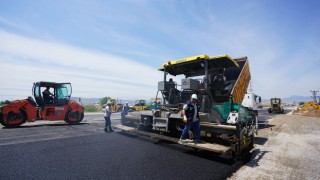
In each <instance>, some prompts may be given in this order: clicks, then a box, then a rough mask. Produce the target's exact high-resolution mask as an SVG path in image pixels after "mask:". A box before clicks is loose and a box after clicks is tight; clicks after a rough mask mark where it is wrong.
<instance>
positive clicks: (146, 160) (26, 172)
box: [0, 122, 243, 180]
mask: <svg viewBox="0 0 320 180" xmlns="http://www.w3.org/2000/svg"><path fill="white" fill-rule="evenodd" d="M101 126H103V122H101V123H96V124H95V123H92V124H90V123H88V124H83V125H77V126H68V125H67V126H64V125H60V126H59V125H57V126H50V125H43V126H32V127H29V128H17V129H6V128H2V129H0V132H1V133H0V134H1V135H4V134H6V135H8V133H13V132H15V133H13V134H15V135H16V134H17V132H19V131H20V133H21V134H20V135H19V138H20V139H27V140H28V141H23V140H22V141H21V142H19V141H18V140H17V139H15V140H14V141H16V142H17V143H13V144H10V143H9V144H5V142H4V141H6V138H4V140H2V143H3V144H2V145H1V144H0V179H3V180H9V179H46V180H47V179H59V180H60V179H68V180H69V179H226V178H227V177H228V176H230V175H231V174H232V173H233V172H235V171H236V170H237V169H238V168H239V167H240V166H242V165H243V162H241V161H236V162H235V161H233V160H230V159H225V158H221V157H218V156H216V155H212V153H208V152H203V151H201V152H196V151H194V150H192V149H190V148H185V147H183V146H181V145H177V144H171V143H169V142H160V143H159V142H158V141H155V140H151V139H148V138H144V137H140V136H134V135H127V134H123V133H121V132H114V133H104V132H103V127H101ZM6 131H7V132H6ZM41 131H43V132H46V133H52V134H53V135H52V136H55V137H54V138H52V139H50V138H44V139H43V140H38V139H39V138H40V139H41V136H43V137H45V136H44V135H42V134H41ZM68 131H70V132H69V133H68ZM27 132H28V133H27ZM32 132H36V134H35V136H32V137H23V133H26V134H27V135H29V136H30V134H32ZM54 133H56V134H54ZM37 134H38V135H39V136H40V137H37ZM47 136H49V135H47ZM8 137H9V136H8ZM11 138H12V137H11ZM30 139H36V140H35V141H31V140H30ZM10 141H11V140H10Z"/></svg>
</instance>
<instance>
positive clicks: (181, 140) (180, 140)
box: [178, 138, 187, 144]
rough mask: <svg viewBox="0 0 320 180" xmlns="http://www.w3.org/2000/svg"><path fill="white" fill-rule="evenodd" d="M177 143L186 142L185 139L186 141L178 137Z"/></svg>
mask: <svg viewBox="0 0 320 180" xmlns="http://www.w3.org/2000/svg"><path fill="white" fill-rule="evenodd" d="M178 143H179V144H184V143H187V141H186V140H185V139H181V138H180V139H179V141H178Z"/></svg>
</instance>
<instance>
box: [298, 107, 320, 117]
mask: <svg viewBox="0 0 320 180" xmlns="http://www.w3.org/2000/svg"><path fill="white" fill-rule="evenodd" d="M292 114H294V115H302V116H310V117H320V110H317V109H314V108H312V107H309V108H306V109H302V108H298V109H296V110H294V111H293V112H292Z"/></svg>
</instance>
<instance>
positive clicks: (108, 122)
mask: <svg viewBox="0 0 320 180" xmlns="http://www.w3.org/2000/svg"><path fill="white" fill-rule="evenodd" d="M104 120H105V121H106V126H105V128H106V129H107V130H110V129H111V120H110V116H107V117H106V116H104Z"/></svg>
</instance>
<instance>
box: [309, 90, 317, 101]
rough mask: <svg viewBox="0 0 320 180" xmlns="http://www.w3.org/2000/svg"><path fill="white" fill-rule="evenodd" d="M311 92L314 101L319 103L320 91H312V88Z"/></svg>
mask: <svg viewBox="0 0 320 180" xmlns="http://www.w3.org/2000/svg"><path fill="white" fill-rule="evenodd" d="M310 92H311V93H312V96H311V97H312V99H313V102H314V103H316V104H317V93H318V92H319V91H311V90H310Z"/></svg>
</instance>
